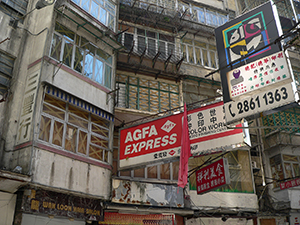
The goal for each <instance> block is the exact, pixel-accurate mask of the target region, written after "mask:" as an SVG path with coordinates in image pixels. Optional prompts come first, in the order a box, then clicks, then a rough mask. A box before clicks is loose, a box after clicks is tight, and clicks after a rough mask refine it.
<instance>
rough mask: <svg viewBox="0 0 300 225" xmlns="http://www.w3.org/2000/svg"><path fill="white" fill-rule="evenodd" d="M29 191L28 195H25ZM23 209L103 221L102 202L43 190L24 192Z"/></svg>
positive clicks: (31, 211)
mask: <svg viewBox="0 0 300 225" xmlns="http://www.w3.org/2000/svg"><path fill="white" fill-rule="evenodd" d="M26 193H30V195H26ZM23 210H24V212H29V213H41V214H47V215H54V216H63V217H69V218H70V217H71V218H75V219H84V220H90V221H103V220H104V212H103V207H102V202H101V201H100V200H98V199H89V198H81V197H76V196H72V195H66V194H62V193H57V192H52V191H45V190H33V189H32V190H27V191H25V192H24V198H23Z"/></svg>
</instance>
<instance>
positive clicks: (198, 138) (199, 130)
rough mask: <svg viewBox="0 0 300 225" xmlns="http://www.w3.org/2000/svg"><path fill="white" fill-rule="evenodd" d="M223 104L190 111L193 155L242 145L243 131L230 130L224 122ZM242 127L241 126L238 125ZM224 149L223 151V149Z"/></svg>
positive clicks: (189, 123)
mask: <svg viewBox="0 0 300 225" xmlns="http://www.w3.org/2000/svg"><path fill="white" fill-rule="evenodd" d="M224 116H225V115H224V110H223V102H218V103H214V104H211V105H207V106H205V107H201V108H197V109H194V110H190V111H188V126H189V134H190V142H191V153H192V154H193V155H197V154H202V153H207V151H209V152H211V151H220V150H224V149H226V148H232V145H239V144H240V145H242V144H243V143H244V135H243V130H242V129H228V128H227V127H226V125H225V120H224ZM237 126H241V124H239V125H237ZM221 147H222V149H221Z"/></svg>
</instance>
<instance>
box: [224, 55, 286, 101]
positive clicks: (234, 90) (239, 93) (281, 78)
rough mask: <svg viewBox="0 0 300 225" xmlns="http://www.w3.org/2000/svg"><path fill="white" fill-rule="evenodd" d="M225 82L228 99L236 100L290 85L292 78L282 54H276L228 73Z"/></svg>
mask: <svg viewBox="0 0 300 225" xmlns="http://www.w3.org/2000/svg"><path fill="white" fill-rule="evenodd" d="M227 80H228V90H229V93H230V98H231V99H232V100H236V99H241V98H245V97H246V96H250V95H253V94H255V93H257V92H258V91H262V90H264V89H266V88H271V87H270V86H272V87H276V86H279V85H282V84H284V83H288V82H289V83H290V82H292V77H291V73H290V70H289V66H288V63H287V60H286V56H285V54H284V52H277V53H275V54H272V55H270V56H267V57H264V58H262V59H259V60H256V61H254V62H252V63H249V64H247V65H244V66H241V67H239V68H236V69H234V70H231V71H229V72H228V73H227Z"/></svg>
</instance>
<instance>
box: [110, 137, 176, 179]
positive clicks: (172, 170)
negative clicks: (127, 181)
mask: <svg viewBox="0 0 300 225" xmlns="http://www.w3.org/2000/svg"><path fill="white" fill-rule="evenodd" d="M113 148H114V150H113V174H114V175H115V176H118V177H126V178H133V179H135V178H136V179H139V180H140V179H146V180H157V181H173V182H177V180H178V171H179V161H175V162H171V163H166V164H162V163H160V164H156V165H148V166H146V167H145V168H139V169H133V170H124V171H118V160H119V158H118V148H119V134H118V133H117V132H115V134H114V147H113Z"/></svg>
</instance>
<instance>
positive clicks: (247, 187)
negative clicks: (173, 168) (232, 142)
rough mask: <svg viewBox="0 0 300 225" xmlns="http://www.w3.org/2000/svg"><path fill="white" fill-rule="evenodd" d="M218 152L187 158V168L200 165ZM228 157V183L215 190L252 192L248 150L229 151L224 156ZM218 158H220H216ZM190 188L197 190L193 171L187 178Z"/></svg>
mask: <svg viewBox="0 0 300 225" xmlns="http://www.w3.org/2000/svg"><path fill="white" fill-rule="evenodd" d="M218 155H220V154H213V155H205V156H201V157H197V158H192V159H189V170H191V169H193V168H195V167H197V166H199V165H202V164H203V163H204V162H206V161H207V160H208V159H209V158H212V159H213V158H215V157H217V156H218ZM224 157H225V158H227V159H228V164H229V173H230V184H229V185H227V186H224V187H221V188H219V189H217V190H215V191H222V192H241V193H254V188H253V179H252V172H251V167H250V159H249V152H248V151H242V150H237V151H230V152H228V153H227V154H226V155H225V156H224ZM218 159H220V158H218ZM189 183H190V190H197V189H196V188H197V186H196V175H195V173H194V174H193V175H192V176H190V179H189Z"/></svg>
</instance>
